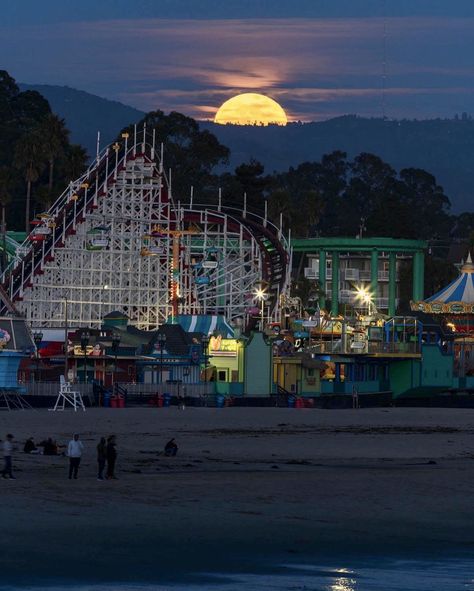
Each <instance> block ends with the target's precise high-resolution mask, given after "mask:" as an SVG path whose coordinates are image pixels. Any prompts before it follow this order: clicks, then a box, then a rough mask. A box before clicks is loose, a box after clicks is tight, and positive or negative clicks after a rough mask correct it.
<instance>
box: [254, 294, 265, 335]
mask: <svg viewBox="0 0 474 591" xmlns="http://www.w3.org/2000/svg"><path fill="white" fill-rule="evenodd" d="M255 297H256V298H257V300H258V301H259V302H260V332H263V324H264V320H265V301H266V300H267V299H268V294H267V293H266V292H265V290H264V289H262V288H261V287H260V288H258V289H257V290H256V292H255Z"/></svg>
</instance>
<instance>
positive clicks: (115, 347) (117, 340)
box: [112, 332, 120, 386]
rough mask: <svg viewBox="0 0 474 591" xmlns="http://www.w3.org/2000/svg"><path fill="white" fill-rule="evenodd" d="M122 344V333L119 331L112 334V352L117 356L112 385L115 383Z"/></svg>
mask: <svg viewBox="0 0 474 591" xmlns="http://www.w3.org/2000/svg"><path fill="white" fill-rule="evenodd" d="M119 345H120V335H119V334H118V333H117V332H114V333H113V334H112V352H113V354H114V356H115V361H114V371H113V372H112V386H113V385H114V384H115V372H116V371H117V354H118V349H119Z"/></svg>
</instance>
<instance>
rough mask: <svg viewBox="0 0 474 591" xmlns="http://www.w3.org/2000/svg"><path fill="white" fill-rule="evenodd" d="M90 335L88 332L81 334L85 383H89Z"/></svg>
mask: <svg viewBox="0 0 474 591" xmlns="http://www.w3.org/2000/svg"><path fill="white" fill-rule="evenodd" d="M89 339H90V334H89V331H88V330H85V331H83V332H81V349H82V350H83V351H84V383H86V382H87V345H88V344H89Z"/></svg>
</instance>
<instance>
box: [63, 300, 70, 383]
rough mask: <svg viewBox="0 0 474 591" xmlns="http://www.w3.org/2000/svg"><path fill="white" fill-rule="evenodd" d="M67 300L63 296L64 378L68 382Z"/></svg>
mask: <svg viewBox="0 0 474 591" xmlns="http://www.w3.org/2000/svg"><path fill="white" fill-rule="evenodd" d="M67 305H68V300H67V298H64V380H65V381H66V382H68V381H69V380H68V377H69V376H68V373H69V372H68V370H69V367H68V366H69V340H68V332H69V327H68V315H67V312H68V310H67Z"/></svg>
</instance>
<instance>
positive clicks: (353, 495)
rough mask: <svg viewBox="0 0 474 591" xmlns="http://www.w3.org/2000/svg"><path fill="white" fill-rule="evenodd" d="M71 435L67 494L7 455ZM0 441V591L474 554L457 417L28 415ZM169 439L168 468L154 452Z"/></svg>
mask: <svg viewBox="0 0 474 591" xmlns="http://www.w3.org/2000/svg"><path fill="white" fill-rule="evenodd" d="M76 431H77V432H79V433H80V434H81V438H82V440H83V442H84V445H85V447H86V450H85V455H84V458H83V461H82V464H81V467H80V477H79V479H78V480H77V481H74V480H73V481H70V480H68V479H67V465H68V460H67V458H64V457H47V456H28V455H25V454H23V453H22V452H21V449H22V444H23V442H24V441H25V439H26V438H27V437H29V436H33V437H34V438H35V441H37V442H38V441H40V440H41V439H43V438H45V437H47V436H54V437H55V438H57V439H58V441H59V442H61V443H64V444H65V443H67V441H68V440H69V439H70V437H71V435H72V433H74V432H76ZM7 432H12V433H14V435H15V437H16V439H17V442H18V443H19V444H21V445H20V450H19V451H18V452H17V453H16V455H15V458H14V466H15V468H16V476H17V480H14V481H13V480H0V491H1V492H0V494H1V505H0V519H1V523H2V530H3V532H4V534H7V535H2V536H1V538H0V556H1V559H0V560H1V567H2V573H3V576H4V580H5V577H6V578H7V579H8V578H11V579H14V580H15V581H19V580H20V579H22V578H25V580H29V578H28V577H31V576H32V575H34V576H35V577H47V576H52V575H53V574H54V576H58V577H65V578H69V577H72V578H78V579H81V578H87V577H91V578H99V579H100V578H101V577H108V579H113V578H114V577H116V578H118V579H119V578H120V579H123V578H124V577H132V576H133V577H134V580H137V578H138V579H139V578H143V579H147V578H152V577H153V576H155V575H156V573H157V572H158V571H160V572H165V571H166V572H167V573H173V572H182V571H183V570H184V569H188V570H189V571H192V570H196V569H197V568H200V567H202V568H206V567H207V568H209V567H210V565H212V564H216V563H218V562H219V561H223V560H225V561H226V562H227V563H229V564H232V562H234V563H235V564H239V565H240V566H242V564H243V562H242V561H245V560H246V561H247V562H248V561H249V560H250V558H249V557H259V558H261V559H264V558H265V556H267V555H268V556H270V555H274V554H275V553H279V554H281V555H282V556H284V555H287V556H292V557H294V556H298V555H301V556H304V555H307V554H311V553H313V552H319V553H327V554H328V555H329V554H330V553H331V552H333V551H337V552H346V553H356V552H358V551H361V552H362V551H367V549H369V550H370V551H371V552H381V553H387V552H391V551H393V552H398V551H403V552H410V551H411V549H412V548H414V549H417V551H425V552H435V553H436V552H440V553H446V552H466V553H468V554H469V553H470V551H471V549H472V545H473V544H474V534H473V532H472V522H473V517H474V507H473V503H472V491H473V490H474V461H473V460H474V439H473V434H474V411H471V410H465V409H463V410H460V409H411V408H407V409H364V410H355V411H353V410H347V411H345V410H333V411H329V410H305V409H301V410H293V409H273V408H225V409H204V408H187V409H185V410H179V409H177V408H175V407H172V408H169V409H147V408H143V409H124V410H121V409H115V410H109V409H90V410H88V411H87V412H86V413H76V414H74V413H72V412H67V413H51V412H47V411H46V410H38V411H30V410H28V411H17V412H11V413H8V412H5V413H3V414H1V415H0V433H1V434H2V435H1V436H2V439H3V437H4V435H5V434H6V433H7ZM111 433H114V434H115V435H116V436H117V443H118V452H119V460H118V476H119V480H117V481H105V482H100V481H97V480H96V452H95V446H96V444H97V441H98V438H99V437H100V436H101V435H108V434H111ZM173 436H174V437H176V439H177V442H178V445H179V454H178V456H177V457H176V458H165V457H164V456H162V455H159V453H158V452H160V451H161V450H162V448H163V445H164V443H165V442H166V441H167V440H168V439H169V438H171V437H173ZM243 557H245V558H243ZM76 565H79V566H76ZM170 576H171V574H170Z"/></svg>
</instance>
